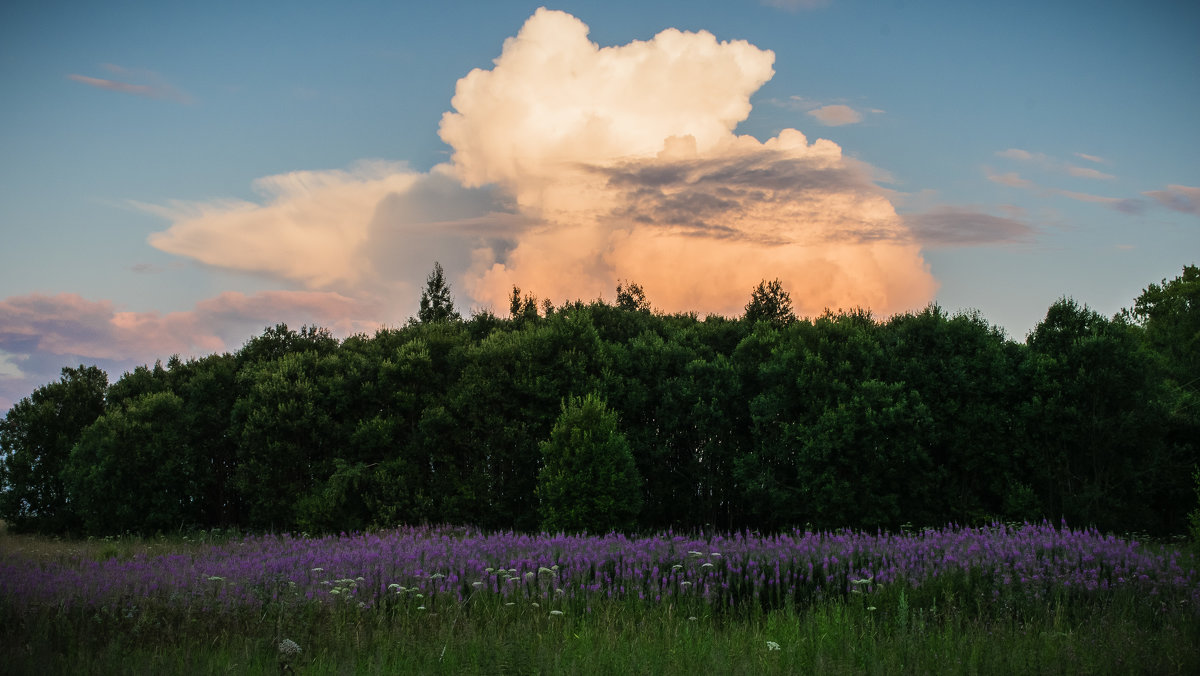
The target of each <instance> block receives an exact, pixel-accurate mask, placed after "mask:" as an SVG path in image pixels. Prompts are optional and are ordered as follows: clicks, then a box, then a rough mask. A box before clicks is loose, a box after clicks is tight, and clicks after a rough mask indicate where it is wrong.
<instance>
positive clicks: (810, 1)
mask: <svg viewBox="0 0 1200 676" xmlns="http://www.w3.org/2000/svg"><path fill="white" fill-rule="evenodd" d="M829 3H830V0H762V4H763V5H766V6H767V7H774V8H776V9H786V10H787V11H789V12H799V11H800V10H805V9H820V8H822V7H828V6H829Z"/></svg>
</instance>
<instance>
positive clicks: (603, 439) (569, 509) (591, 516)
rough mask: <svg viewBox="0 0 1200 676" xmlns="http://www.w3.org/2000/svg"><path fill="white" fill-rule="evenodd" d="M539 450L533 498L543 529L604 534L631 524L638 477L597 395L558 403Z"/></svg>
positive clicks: (610, 415)
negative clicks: (539, 466) (555, 416)
mask: <svg viewBox="0 0 1200 676" xmlns="http://www.w3.org/2000/svg"><path fill="white" fill-rule="evenodd" d="M541 451H542V459H543V464H542V469H541V472H540V473H539V474H538V484H537V496H538V499H539V501H540V502H541V511H542V528H543V529H545V530H547V531H552V532H553V531H566V532H580V531H586V532H590V533H605V532H608V531H610V530H614V529H628V528H632V527H633V526H634V525H635V523H636V521H635V519H636V517H637V514H638V511H639V510H640V509H641V503H642V495H641V483H642V481H641V477H640V476H639V475H638V473H637V467H636V466H635V465H634V463H633V455H632V454H631V453H630V451H629V443H628V442H627V441H626V440H625V435H623V434H621V431H620V430H619V429H618V426H617V415H616V413H614V412H612V411H610V410H608V407H607V406H606V405H605V403H604V402H603V401H602V400H601V399H600V398H599V397H597V396H596V395H594V394H588V395H585V396H584V397H572V398H571V399H570V400H569V401H566V402H564V403H563V405H562V413H561V414H560V415H559V417H558V420H557V421H555V423H554V427H553V428H552V429H551V430H550V438H549V440H547V441H544V442H542V444H541Z"/></svg>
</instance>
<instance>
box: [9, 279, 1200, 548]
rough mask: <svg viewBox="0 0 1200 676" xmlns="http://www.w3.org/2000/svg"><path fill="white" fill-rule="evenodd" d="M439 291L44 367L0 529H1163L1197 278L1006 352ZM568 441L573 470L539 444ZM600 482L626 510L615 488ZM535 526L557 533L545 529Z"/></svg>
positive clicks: (1187, 440) (764, 321)
mask: <svg viewBox="0 0 1200 676" xmlns="http://www.w3.org/2000/svg"><path fill="white" fill-rule="evenodd" d="M439 270H440V267H439V266H438V265H436V264H435V266H434V272H433V274H431V275H430V279H429V280H428V282H429V283H428V285H427V288H426V289H425V292H424V294H423V296H424V300H425V301H426V303H425V308H426V309H427V310H428V311H429V312H428V313H426V315H424V319H423V320H422V321H410V322H407V323H404V324H402V325H400V326H398V327H396V328H385V329H381V330H379V331H377V332H375V334H374V335H354V336H350V337H348V338H346V339H345V340H341V341H339V340H337V339H335V338H334V337H333V336H332V335H331V334H330V332H329V331H327V330H325V329H321V328H317V327H302V328H301V329H300V330H299V331H295V330H292V329H289V328H288V327H287V326H285V325H283V324H279V325H276V326H273V327H269V328H267V329H265V330H264V331H263V333H262V334H261V335H259V336H256V337H254V338H252V339H250V340H249V341H247V342H246V344H245V345H244V346H242V348H241V349H240V350H238V351H237V352H235V353H233V354H221V355H210V356H207V357H204V358H202V359H191V360H187V361H184V360H181V359H180V358H179V357H171V358H170V359H168V360H167V361H166V363H165V364H164V363H162V362H156V363H155V364H154V365H153V366H141V367H138V368H135V369H133V370H132V371H130V372H129V373H126V374H124V375H123V376H122V377H121V378H119V379H118V380H117V381H116V382H114V383H112V384H111V385H109V384H107V382H106V380H107V378H106V376H105V374H104V373H103V372H102V371H100V370H99V369H96V368H95V367H83V366H81V367H80V368H78V369H67V370H65V371H64V374H63V379H62V381H60V382H55V383H50V384H48V385H46V386H44V387H42V388H39V389H38V390H37V391H35V392H34V393H33V395H31V396H30V397H29V398H27V399H25V400H22V401H21V402H19V403H18V404H17V405H16V406H14V407H13V409H12V410H10V411H9V412H8V414H7V415H6V416H5V417H4V419H3V420H2V421H0V517H2V518H4V519H5V520H7V521H8V522H9V524H10V525H11V526H12V527H13V528H14V530H22V529H23V530H37V531H41V532H46V533H66V532H80V531H81V530H86V531H87V532H90V533H93V534H96V535H102V534H104V533H107V532H122V531H124V530H129V531H132V532H143V533H153V532H155V531H157V530H160V529H161V530H164V531H167V530H172V531H174V530H179V529H181V528H182V529H184V530H187V529H189V528H213V527H219V528H228V527H230V526H236V527H239V528H248V529H254V530H275V531H287V530H295V529H302V530H308V531H311V532H327V531H328V532H336V531H340V530H346V529H349V530H354V529H363V528H369V527H385V526H396V525H400V524H417V523H468V524H473V525H476V526H479V527H484V528H488V529H495V530H505V529H515V530H519V531H532V530H536V529H537V528H539V527H540V526H542V525H543V524H544V523H545V524H547V525H550V524H558V526H559V527H561V528H570V529H577V528H588V529H601V530H603V529H607V528H629V529H632V530H642V531H645V530H651V529H675V530H677V531H680V532H684V531H692V530H696V529H705V530H711V529H714V528H720V529H724V530H730V531H732V530H738V529H742V530H747V529H759V530H763V531H768V532H775V531H783V530H786V529H788V528H791V527H794V526H799V525H804V524H809V525H812V526H814V527H818V528H835V527H845V526H854V527H859V528H865V529H875V528H884V529H896V528H899V527H901V526H904V525H905V524H911V525H912V526H913V527H925V526H939V525H942V524H945V523H948V522H956V523H965V524H981V523H988V522H990V521H991V520H992V519H995V518H998V517H999V518H1005V519H1010V520H1016V521H1023V520H1030V521H1037V520H1040V519H1042V518H1050V519H1053V520H1057V519H1059V518H1062V517H1066V518H1067V519H1069V520H1070V521H1071V522H1073V523H1081V524H1090V525H1094V526H1096V527H1098V528H1102V529H1105V530H1108V531H1116V532H1148V533H1152V534H1155V535H1159V536H1167V535H1174V534H1183V533H1186V532H1187V531H1188V528H1189V521H1188V518H1189V516H1188V513H1189V511H1190V506H1191V505H1192V504H1193V490H1194V486H1193V484H1192V482H1191V481H1190V476H1191V473H1192V471H1193V468H1194V467H1195V466H1196V463H1197V459H1198V458H1200V455H1198V454H1200V442H1198V441H1197V439H1200V406H1197V402H1198V401H1200V397H1198V396H1197V395H1196V387H1195V386H1196V384H1197V380H1196V378H1197V375H1198V374H1196V372H1195V363H1194V357H1195V354H1196V350H1194V349H1191V348H1192V347H1194V345H1193V342H1194V340H1195V331H1194V327H1195V320H1196V307H1197V303H1196V299H1195V291H1196V288H1197V286H1196V285H1197V283H1200V277H1198V274H1200V273H1198V272H1197V269H1196V268H1195V266H1188V267H1187V268H1185V269H1184V273H1183V275H1182V276H1181V277H1179V278H1178V279H1175V280H1170V281H1167V280H1164V281H1163V283H1162V284H1161V285H1157V284H1151V285H1150V286H1149V287H1148V288H1147V289H1146V291H1144V292H1143V294H1142V295H1141V296H1140V297H1139V298H1138V299H1137V300H1136V301H1135V303H1134V309H1133V310H1131V311H1127V312H1124V313H1122V314H1121V315H1119V316H1117V317H1114V318H1111V319H1110V318H1106V317H1103V316H1100V315H1099V314H1097V313H1096V312H1094V311H1092V310H1090V309H1088V308H1087V307H1085V306H1081V305H1079V304H1078V303H1076V302H1074V301H1073V300H1070V299H1065V298H1064V299H1062V300H1060V301H1058V302H1056V303H1054V304H1053V305H1052V306H1051V307H1050V308H1049V309H1048V310H1047V313H1046V316H1045V319H1044V320H1043V321H1042V322H1040V323H1039V324H1038V325H1037V326H1036V327H1035V328H1034V330H1033V331H1032V332H1031V333H1030V335H1029V336H1028V338H1027V340H1026V341H1025V342H1023V343H1022V342H1016V341H1013V340H1011V339H1009V338H1008V337H1006V336H1005V335H1004V333H1003V332H1002V331H1000V330H999V329H997V328H995V327H993V326H991V325H990V324H988V322H987V321H985V320H984V319H983V318H981V317H980V316H979V315H978V314H977V313H961V314H955V315H949V314H947V313H945V312H944V311H942V310H941V309H940V308H938V307H937V306H930V307H927V308H925V309H923V310H921V311H920V312H910V313H904V314H901V315H897V316H894V317H890V318H888V319H886V320H878V319H876V318H874V317H872V316H871V315H870V314H869V313H868V312H865V311H862V310H853V311H842V312H836V313H835V312H826V313H825V314H823V315H822V316H819V317H815V318H801V319H797V318H795V317H794V316H793V315H792V311H791V306H790V298H789V296H788V294H787V292H786V291H785V290H784V289H783V288H782V285H781V284H780V283H779V282H778V280H775V281H773V282H767V281H765V280H764V281H763V282H762V283H761V284H760V285H759V286H758V287H757V288H756V289H754V290H753V292H752V294H751V298H750V301H749V303H748V304H747V309H746V314H745V316H743V317H741V318H727V317H720V316H709V317H706V318H703V319H701V318H699V317H697V316H696V315H694V314H675V315H667V314H662V313H659V312H655V311H652V310H651V307H650V304H649V302H648V301H647V300H646V297H645V293H644V291H643V290H642V288H641V287H640V286H639V285H637V284H636V283H633V282H629V281H622V282H621V283H620V284H619V286H618V288H617V300H616V302H615V303H607V302H604V301H601V300H595V301H591V302H587V303H585V302H583V301H573V302H567V303H562V304H560V305H558V306H557V307H555V306H554V305H553V304H550V303H547V302H541V301H539V300H538V299H537V298H536V297H535V296H533V295H530V294H526V293H523V292H522V291H521V290H520V289H519V288H516V287H514V289H513V294H512V297H511V298H510V301H511V307H510V308H509V310H510V312H509V315H508V316H507V317H498V316H496V315H493V314H491V313H490V312H477V313H475V314H474V316H472V317H471V318H470V319H469V320H467V321H457V320H456V319H455V318H456V317H457V314H456V312H455V311H454V310H453V303H452V299H451V298H450V295H449V287H448V285H446V284H445V278H444V273H442V275H441V276H440V277H439V274H438V273H439ZM581 398H582V399H581ZM585 401H592V402H593V403H599V406H598V411H602V412H603V414H602V415H601V414H600V413H599V412H596V411H593V413H595V414H596V415H595V417H594V418H593V419H589V420H590V422H588V423H587V424H588V425H594V426H598V427H595V428H594V430H593V428H592V427H586V428H585V427H579V426H578V425H576V427H574V428H572V427H571V425H572V423H570V421H569V420H567V419H566V418H564V416H567V411H566V409H564V404H565V405H566V407H567V408H568V409H570V408H571V406H572V402H575V405H576V408H578V407H580V406H582V403H583V402H585ZM572 410H573V411H574V412H573V413H572V414H571V415H579V414H580V412H579V411H578V410H574V409H572ZM567 417H569V416H567ZM612 420H619V421H620V424H619V427H618V426H616V425H615V423H611V421H612ZM556 423H562V424H563V425H566V426H565V427H562V426H561V425H560V427H556ZM572 429H574V432H572ZM584 429H588V430H593V431H595V433H596V435H597V436H594V437H591V439H592V441H591V442H589V443H591V444H592V445H593V446H595V447H596V448H599V449H602V450H603V452H602V453H601V456H602V460H601V461H598V464H597V463H593V462H591V461H587V462H584V461H580V460H578V459H575V460H571V458H572V457H574V456H572V455H571V454H570V453H567V452H566V451H564V450H563V449H567V448H575V446H573V445H572V444H575V445H578V444H581V443H582V439H583V436H581V435H582V430H584ZM589 433H591V432H589ZM571 434H575V435H576V438H575V439H574V441H572V437H571ZM564 435H565V436H564ZM559 441H561V443H559ZM544 446H545V448H547V449H549V450H550V451H551V452H550V454H549V455H547V454H545V453H544V452H543V451H544V448H543V447H544ZM618 458H619V460H618ZM626 459H629V460H630V462H631V465H632V471H631V472H628V475H629V476H636V477H640V479H637V480H636V481H640V484H638V485H639V486H640V488H638V487H637V486H633V485H632V484H631V485H628V486H626V485H623V484H622V483H621V480H620V477H621V476H623V475H625V474H626V473H627V470H628V467H627V463H626ZM571 462H573V463H574V465H570V463H571ZM614 462H615V463H616V464H615V465H611V466H608V469H606V468H605V467H606V466H605V465H604V463H614ZM564 463H567V465H570V466H571V467H573V469H571V470H570V471H569V472H565V470H563V471H560V470H555V469H554V467H555V465H556V464H557V465H558V466H563V465H564ZM593 465H594V466H593ZM548 468H549V469H548ZM551 470H553V471H551ZM554 472H558V474H557V475H555V474H554ZM564 472H565V473H564ZM589 472H591V474H590V475H589V474H588V473H589ZM614 472H615V474H614ZM601 474H603V475H605V476H606V477H607V478H608V480H606V481H607V482H600V481H595V480H594V481H590V482H585V483H586V486H584V488H586V489H587V490H593V489H596V490H601V489H602V490H601V493H602V494H603V495H604V496H607V497H604V500H607V502H603V504H602V505H601V507H600V509H601V512H600V513H599V514H598V515H597V516H598V518H599V521H597V522H595V523H591V522H589V523H586V524H584V523H582V522H581V521H580V520H579V519H580V518H581V517H579V515H580V514H583V513H584V512H586V511H588V510H590V509H592V507H580V505H582V504H584V503H587V502H588V501H589V500H594V499H598V498H597V496H596V495H593V494H592V493H588V492H586V491H583V490H582V489H580V490H576V488H572V487H570V486H569V481H568V480H575V481H577V482H578V481H580V478H581V477H586V476H593V477H595V476H600V475H601ZM552 475H554V476H557V477H558V478H557V479H555V480H554V481H551V480H550V477H551V476H552ZM610 475H611V476H610ZM613 477H617V478H616V479H613ZM543 479H544V481H543ZM556 482H559V483H561V484H562V485H560V486H559V487H558V488H555V490H556V491H558V492H557V493H555V494H554V496H555V497H553V500H551V493H550V492H547V491H550V490H551V489H550V486H551V485H555V484H556ZM539 483H541V484H543V485H542V486H541V487H540V488H539ZM564 486H565V487H564ZM568 488H570V490H568ZM539 490H540V491H542V492H541V493H539ZM618 494H622V495H623V494H628V496H629V497H628V498H627V499H626V498H624V497H622V498H619V499H618V498H616V497H613V496H614V495H618ZM554 501H558V502H554ZM572 501H574V502H572ZM639 501H640V502H639ZM552 503H553V504H554V505H555V507H554V509H556V510H557V509H561V510H565V511H563V512H562V513H561V514H559V515H557V516H553V518H552V519H551V520H547V519H550V515H548V513H546V512H545V511H544V509H546V508H548V507H547V505H550V504H552ZM575 503H579V504H578V505H577V504H575ZM110 506H111V508H112V510H111V518H107V517H105V516H104V515H105V514H108V511H109V507H110ZM622 510H623V511H622ZM571 514H574V516H569V518H568V516H564V515H571Z"/></svg>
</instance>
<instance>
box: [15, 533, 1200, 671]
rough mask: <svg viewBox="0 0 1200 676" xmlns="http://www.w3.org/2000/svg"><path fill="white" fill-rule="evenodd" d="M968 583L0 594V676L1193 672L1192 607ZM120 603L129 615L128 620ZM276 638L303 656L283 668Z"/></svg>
mask: <svg viewBox="0 0 1200 676" xmlns="http://www.w3.org/2000/svg"><path fill="white" fill-rule="evenodd" d="M221 537H222V536H221V534H218V535H217V537H216V539H217V540H218V541H220V539H221ZM213 539H214V538H213V536H211V535H205V536H203V537H201V536H189V537H188V538H187V539H186V540H185V539H183V537H177V538H149V539H137V538H120V539H115V540H109V541H103V540H101V541H91V542H88V541H62V540H59V541H56V540H53V539H49V538H37V537H32V536H16V535H9V534H7V533H0V559H5V558H8V559H10V560H11V558H12V557H16V558H17V559H19V560H21V561H25V562H27V563H28V565H29V566H33V567H38V566H50V565H59V564H69V565H75V566H87V565H88V563H87V562H89V561H103V560H106V559H111V558H118V559H120V558H123V557H124V558H127V559H130V560H134V561H141V560H142V558H139V557H143V558H145V559H146V560H149V559H150V558H151V557H156V556H167V555H171V554H179V553H190V552H194V551H199V550H202V549H204V548H205V547H207V546H209V545H207V544H205V542H202V541H211V540H213ZM972 584H974V583H972V582H971V580H969V579H967V578H965V577H962V578H956V579H955V581H953V582H952V583H946V584H941V585H933V584H928V585H923V586H922V587H920V588H919V589H916V588H912V587H908V586H904V585H895V586H892V587H889V588H887V589H883V590H880V591H877V592H875V593H872V594H870V595H854V594H850V595H847V596H845V597H838V598H833V599H825V600H818V601H814V602H812V603H808V604H801V605H789V606H788V607H784V608H779V609H775V610H771V611H763V610H761V609H758V610H755V609H752V608H747V609H741V610H738V611H736V612H734V611H727V612H722V611H720V610H719V609H713V608H708V607H704V608H701V609H696V608H695V607H689V608H686V609H685V608H684V607H682V606H680V605H676V604H674V603H668V602H662V603H651V602H645V601H639V600H636V599H612V600H606V599H595V600H594V601H589V608H590V612H578V611H576V610H571V609H570V608H571V607H570V606H564V607H566V608H568V610H567V612H566V613H565V614H563V615H551V614H550V613H549V611H548V605H546V604H545V603H543V604H539V605H538V606H536V607H535V606H534V602H532V601H529V600H528V599H526V600H522V601H520V602H514V601H509V600H507V599H506V598H505V597H501V596H496V595H480V596H468V597H467V598H466V599H464V600H463V601H461V602H459V601H457V600H444V599H435V598H425V599H422V600H419V601H418V600H413V601H412V602H411V603H399V602H397V603H395V604H383V603H381V604H380V605H377V606H375V607H370V608H360V607H358V606H357V605H356V604H354V603H328V602H321V601H305V600H299V601H295V602H288V601H285V600H279V601H272V602H269V603H266V604H264V605H263V606H262V607H261V608H256V609H254V610H253V612H250V611H249V610H246V611H244V612H228V611H222V612H220V613H216V612H205V611H204V608H203V606H202V605H197V604H195V603H191V604H188V603H174V602H171V601H169V600H166V599H153V598H151V599H126V600H125V601H124V602H123V603H124V605H122V604H115V605H110V606H103V607H89V606H67V605H61V606H54V605H52V604H41V605H37V606H36V607H31V606H29V605H23V604H20V603H17V602H16V601H14V600H13V599H11V598H3V597H0V664H2V665H3V667H2V669H3V671H4V672H5V673H11V674H38V675H39V676H47V675H50V674H145V673H180V674H193V673H194V674H230V673H236V674H278V673H281V672H289V673H301V674H395V673H430V674H509V673H511V674H533V673H561V674H594V673H599V674H697V673H701V674H726V673H728V674H742V673H756V674H757V673H762V674H783V673H821V674H838V673H869V674H903V673H921V674H925V673H951V674H992V673H997V674H1009V673H1022V674H1025V673H1029V674H1043V673H1044V674H1052V673H1053V674H1107V673H1146V674H1189V673H1200V649H1198V648H1197V646H1200V612H1197V609H1196V608H1191V607H1188V604H1187V599H1186V598H1185V599H1183V600H1182V601H1176V602H1171V603H1168V602H1165V601H1156V600H1152V599H1148V598H1147V597H1145V596H1144V595H1141V594H1138V593H1133V592H1131V591H1120V590H1118V591H1113V592H1111V593H1107V594H1104V595H1091V596H1076V595H1071V594H1066V593H1064V594H1061V595H1055V596H1054V597H1052V598H1047V599H1045V601H1044V602H1040V603H1037V604H1028V603H1025V604H1022V603H1019V602H1016V601H1014V604H1011V605H1010V604H1008V603H1007V602H1004V603H985V602H983V601H982V600H981V599H982V598H983V597H982V596H981V595H980V594H977V593H975V592H976V591H977V590H975V589H974V588H973V587H972ZM415 603H421V604H422V606H421V607H424V608H425V610H420V609H419V608H418V606H415V605H414V604H415ZM509 603H511V604H512V605H508V604H509ZM131 604H134V605H136V606H137V609H136V611H129V610H126V609H127V608H130V607H133V605H131ZM282 638H287V639H290V640H292V641H295V643H297V644H298V645H299V646H300V648H301V652H300V653H299V654H298V655H296V656H295V657H294V658H292V659H289V660H282V658H281V656H280V652H279V650H278V644H279V641H280V640H281V639H282ZM773 645H777V646H778V649H773V648H772V646H773Z"/></svg>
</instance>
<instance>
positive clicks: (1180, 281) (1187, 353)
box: [1131, 265, 1200, 394]
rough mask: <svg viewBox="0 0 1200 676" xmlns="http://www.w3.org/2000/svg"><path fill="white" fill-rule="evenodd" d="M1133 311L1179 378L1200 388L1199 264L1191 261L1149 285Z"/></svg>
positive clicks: (1189, 387) (1194, 389)
mask: <svg viewBox="0 0 1200 676" xmlns="http://www.w3.org/2000/svg"><path fill="white" fill-rule="evenodd" d="M1131 314H1132V315H1133V317H1134V318H1135V319H1136V320H1137V321H1139V322H1140V323H1141V324H1142V325H1143V326H1144V327H1145V329H1146V339H1147V340H1148V341H1149V343H1150V345H1151V347H1153V348H1154V349H1155V350H1157V351H1158V352H1160V353H1161V354H1162V355H1163V356H1164V357H1166V360H1167V366H1168V372H1169V374H1170V375H1171V376H1172V377H1173V378H1174V379H1175V380H1176V382H1177V383H1178V384H1179V385H1180V386H1181V387H1183V388H1185V389H1187V390H1189V391H1190V392H1192V393H1193V394H1195V393H1198V392H1200V267H1197V266H1195V265H1188V266H1186V267H1184V268H1183V274H1181V275H1180V276H1178V277H1176V278H1175V279H1172V280H1171V281H1167V280H1165V279H1164V280H1163V281H1162V285H1161V286H1159V285H1158V284H1151V285H1150V286H1148V287H1146V288H1145V289H1144V290H1143V291H1142V293H1141V295H1140V296H1138V297H1137V300H1135V301H1134V305H1133V310H1132V311H1131Z"/></svg>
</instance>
